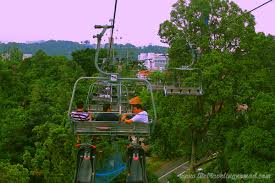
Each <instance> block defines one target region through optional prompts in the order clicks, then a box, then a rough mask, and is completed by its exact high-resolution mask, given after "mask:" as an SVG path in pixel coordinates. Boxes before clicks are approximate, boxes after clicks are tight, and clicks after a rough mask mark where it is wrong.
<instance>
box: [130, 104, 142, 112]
mask: <svg viewBox="0 0 275 183" xmlns="http://www.w3.org/2000/svg"><path fill="white" fill-rule="evenodd" d="M141 111H143V109H142V106H141V104H133V105H132V112H133V113H139V112H141Z"/></svg>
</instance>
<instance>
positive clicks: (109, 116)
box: [95, 104, 119, 121]
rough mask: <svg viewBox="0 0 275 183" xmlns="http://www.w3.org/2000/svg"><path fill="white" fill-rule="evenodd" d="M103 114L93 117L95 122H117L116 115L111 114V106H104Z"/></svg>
mask: <svg viewBox="0 0 275 183" xmlns="http://www.w3.org/2000/svg"><path fill="white" fill-rule="evenodd" d="M103 112H104V113H99V114H97V115H96V116H95V120H96V121H118V119H119V117H118V115H117V114H115V113H112V108H111V104H104V105H103Z"/></svg>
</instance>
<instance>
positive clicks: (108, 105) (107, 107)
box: [103, 104, 112, 112]
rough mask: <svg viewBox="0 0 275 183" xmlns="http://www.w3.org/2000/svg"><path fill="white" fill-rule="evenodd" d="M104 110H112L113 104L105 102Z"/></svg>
mask: <svg viewBox="0 0 275 183" xmlns="http://www.w3.org/2000/svg"><path fill="white" fill-rule="evenodd" d="M103 111H104V112H111V111H112V108H111V104H103Z"/></svg>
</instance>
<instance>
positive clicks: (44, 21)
mask: <svg viewBox="0 0 275 183" xmlns="http://www.w3.org/2000/svg"><path fill="white" fill-rule="evenodd" d="M233 1H234V2H236V3H237V4H238V5H239V6H240V7H241V8H242V9H247V10H250V9H253V8H254V7H256V6H258V5H260V4H262V3H264V2H266V0H233ZM175 2H176V0H118V8H117V17H116V26H117V27H116V31H115V33H116V35H115V36H116V37H118V38H120V37H122V39H119V40H117V42H119V43H126V42H130V43H132V44H135V45H138V46H141V45H148V44H150V43H152V44H160V45H161V43H160V41H159V37H158V35H157V32H158V29H159V24H160V23H162V22H163V21H164V20H166V19H169V17H170V12H171V6H172V4H173V3H175ZM0 5H1V6H0V20H1V21H0V25H1V27H0V41H2V42H7V41H15V42H25V41H36V40H49V39H55V40H71V41H83V40H91V42H95V40H94V39H92V36H93V35H94V34H96V32H97V31H96V30H94V28H93V26H94V25H95V24H106V23H108V21H109V19H110V18H112V16H113V6H114V0H0ZM103 10H104V11H103ZM253 14H254V15H255V17H256V23H257V25H256V30H257V31H261V32H265V33H266V34H268V33H269V34H273V35H275V25H274V23H273V22H274V21H272V19H274V18H275V1H272V2H271V3H269V4H268V5H266V6H265V7H263V8H261V9H259V10H256V11H255V12H253ZM105 41H106V40H105Z"/></svg>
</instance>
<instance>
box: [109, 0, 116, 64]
mask: <svg viewBox="0 0 275 183" xmlns="http://www.w3.org/2000/svg"><path fill="white" fill-rule="evenodd" d="M116 9H117V0H116V1H115V8H114V15H113V19H112V30H111V37H110V40H109V41H110V42H109V51H108V58H109V60H110V59H111V50H112V44H113V36H114V28H115V20H116Z"/></svg>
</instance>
